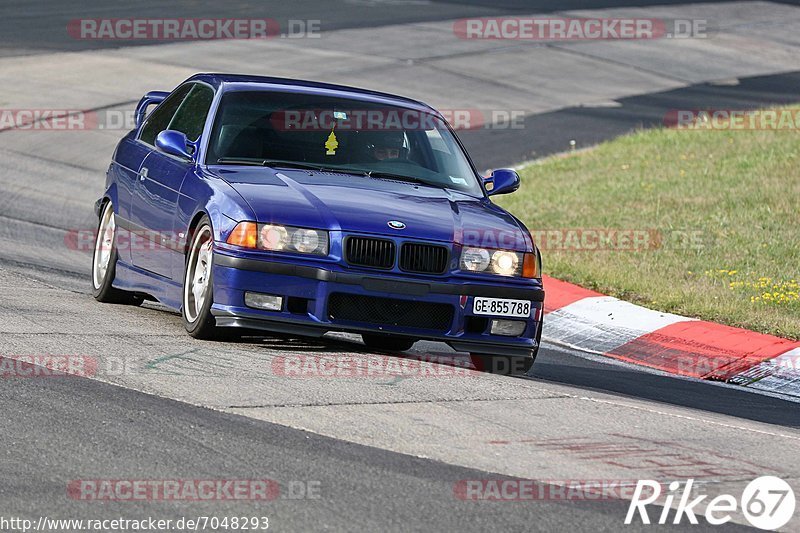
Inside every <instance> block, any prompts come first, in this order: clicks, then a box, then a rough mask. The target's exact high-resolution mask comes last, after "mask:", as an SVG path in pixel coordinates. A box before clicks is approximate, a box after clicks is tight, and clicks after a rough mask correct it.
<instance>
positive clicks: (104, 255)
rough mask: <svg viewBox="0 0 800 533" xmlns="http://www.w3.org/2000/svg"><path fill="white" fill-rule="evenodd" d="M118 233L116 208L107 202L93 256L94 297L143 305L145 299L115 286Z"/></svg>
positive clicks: (107, 301) (98, 299)
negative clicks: (115, 216)
mask: <svg viewBox="0 0 800 533" xmlns="http://www.w3.org/2000/svg"><path fill="white" fill-rule="evenodd" d="M116 233H117V225H116V221H115V219H114V206H113V205H112V204H111V202H106V204H105V206H103V212H102V214H101V215H100V223H99V225H98V227H97V238H96V239H95V242H94V254H93V255H92V296H94V299H95V300H97V301H98V302H103V303H114V304H128V305H141V303H142V302H143V301H144V298H142V297H141V296H139V295H138V294H134V293H132V292H128V291H123V290H121V289H115V288H114V286H113V284H114V278H115V277H116V275H117V242H116Z"/></svg>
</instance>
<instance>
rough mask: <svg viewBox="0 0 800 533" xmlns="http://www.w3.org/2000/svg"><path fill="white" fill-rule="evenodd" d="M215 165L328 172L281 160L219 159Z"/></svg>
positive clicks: (307, 164)
mask: <svg viewBox="0 0 800 533" xmlns="http://www.w3.org/2000/svg"><path fill="white" fill-rule="evenodd" d="M217 163H221V164H223V165H225V164H227V165H251V166H254V167H276V168H278V167H284V168H300V169H303V170H328V169H326V168H323V167H321V166H319V165H311V164H309V163H302V162H300V161H284V160H282V159H262V158H260V157H220V158H219V159H217Z"/></svg>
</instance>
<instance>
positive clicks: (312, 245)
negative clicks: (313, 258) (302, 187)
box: [227, 222, 328, 255]
mask: <svg viewBox="0 0 800 533" xmlns="http://www.w3.org/2000/svg"><path fill="white" fill-rule="evenodd" d="M227 243H228V244H235V245H237V246H243V247H245V248H259V249H261V250H270V251H273V252H296V253H301V254H314V255H328V232H327V231H325V230H317V229H308V228H295V227H293V226H282V225H279V224H256V223H255V222H239V224H237V225H236V227H235V228H234V229H233V231H232V232H231V234H230V236H229V237H228V240H227Z"/></svg>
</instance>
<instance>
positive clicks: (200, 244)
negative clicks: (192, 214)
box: [181, 216, 217, 339]
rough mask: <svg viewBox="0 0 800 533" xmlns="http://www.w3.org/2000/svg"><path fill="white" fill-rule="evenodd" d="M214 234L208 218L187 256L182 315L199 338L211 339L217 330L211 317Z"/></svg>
mask: <svg viewBox="0 0 800 533" xmlns="http://www.w3.org/2000/svg"><path fill="white" fill-rule="evenodd" d="M213 254H214V233H213V232H212V230H211V222H210V221H209V220H208V217H205V216H204V217H203V218H202V219H201V220H200V222H199V224H198V225H197V230H196V231H195V232H194V236H193V237H192V241H191V243H190V244H189V251H188V253H187V254H186V273H185V274H184V277H183V305H182V306H181V315H182V316H183V325H184V327H185V328H186V331H187V332H188V333H189V335H191V336H192V337H194V338H196V339H211V338H214V337H215V336H216V333H217V327H216V321H215V320H214V317H213V316H212V315H211V304H212V303H213V293H214V290H213V283H214V279H213V275H212V268H211V266H212V259H213Z"/></svg>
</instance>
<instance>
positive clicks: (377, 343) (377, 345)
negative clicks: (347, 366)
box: [361, 333, 416, 352]
mask: <svg viewBox="0 0 800 533" xmlns="http://www.w3.org/2000/svg"><path fill="white" fill-rule="evenodd" d="M361 339H362V340H363V341H364V344H366V345H367V348H372V349H373V350H378V351H382V352H405V351H406V350H409V349H411V347H412V346H414V342H416V341H415V340H414V339H408V338H406V337H393V336H391V335H381V334H380V333H362V334H361Z"/></svg>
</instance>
